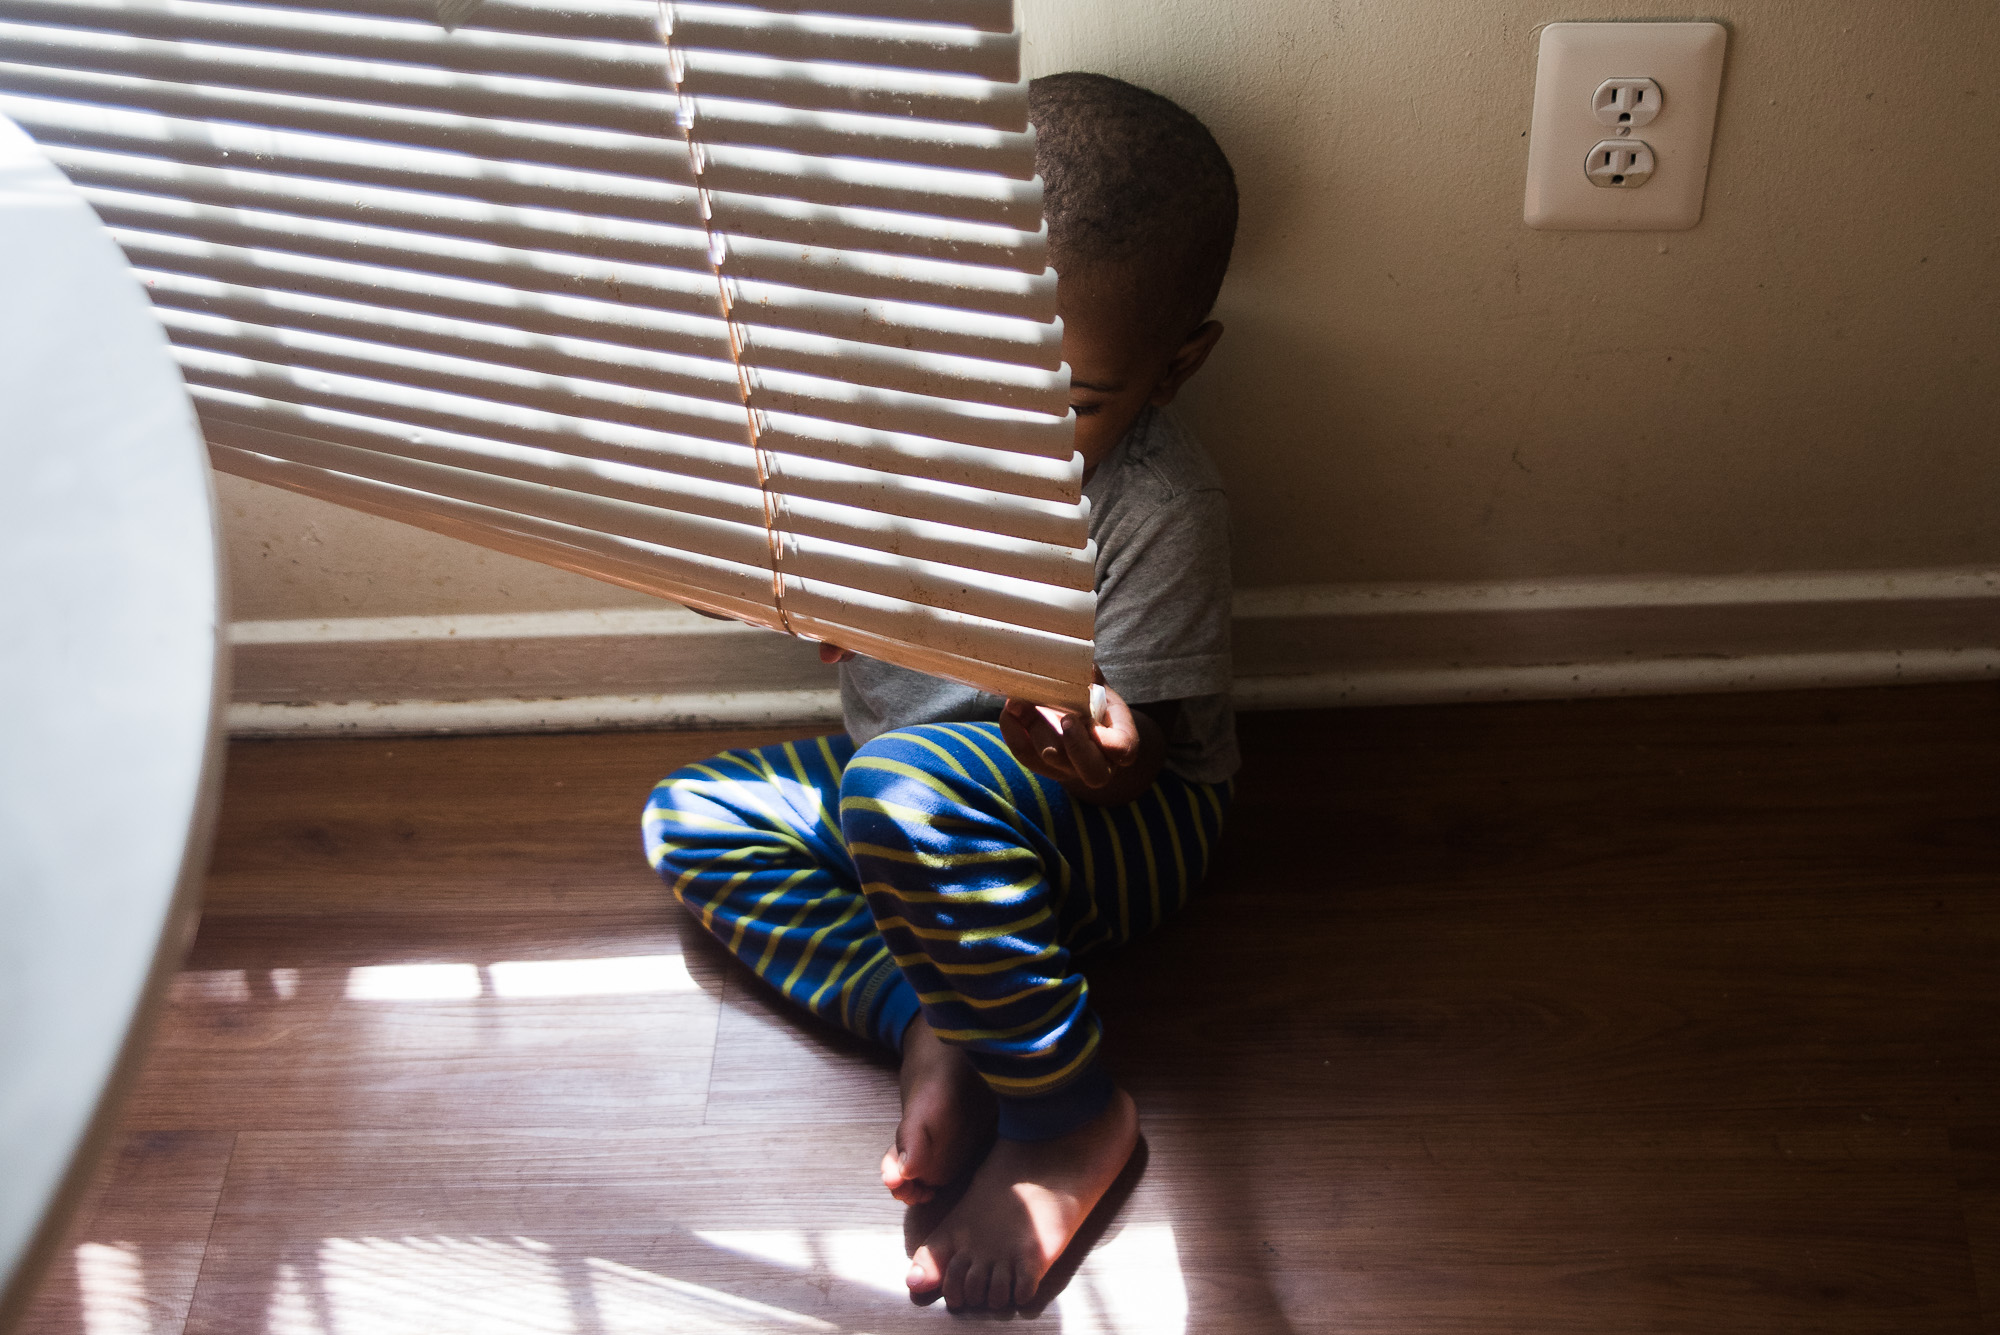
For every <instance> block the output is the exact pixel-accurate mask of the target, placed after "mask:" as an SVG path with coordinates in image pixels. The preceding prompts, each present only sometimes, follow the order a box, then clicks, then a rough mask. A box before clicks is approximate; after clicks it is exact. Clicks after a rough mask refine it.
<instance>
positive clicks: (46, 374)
mask: <svg viewBox="0 0 2000 1335" xmlns="http://www.w3.org/2000/svg"><path fill="white" fill-rule="evenodd" d="M0 256H4V257H5V259H4V260H0V414H4V418H0V478H4V479H5V481H4V483H0V570H5V571H6V572H7V577H6V579H5V580H4V581H0V627H4V629H3V630H0V1330H10V1329H13V1327H14V1324H15V1320H16V1318H18V1317H19V1315H20V1313H21V1309H22V1307H23V1306H25V1304H26V1302H27V1300H28V1295H29V1293H30V1292H31V1291H32V1289H33V1287H34V1283H35V1278H36V1271H37V1266H38V1264H39V1263H40V1262H42V1261H45V1260H46V1259H47V1258H48V1257H49V1256H50V1255H51V1254H52V1252H53V1249H54V1247H55V1245H56V1243H57V1241H58V1240H59V1238H60V1236H61V1230H62V1226H63V1222H64V1214H65V1212H66V1211H67V1210H68V1209H70V1208H73V1207H74V1205H75V1203H76V1202H77V1200H78V1199H79V1198H80V1195H81V1192H82V1189H83V1188H84V1187H85V1186H86V1185H87V1184H88V1182H89V1179H90V1173H91V1170H92V1168H93V1166H94V1164H93V1162H92V1156H93V1152H94V1151H95V1150H96V1149H98V1148H99V1147H101V1146H102V1144H103V1142H104V1136H105V1135H107V1134H108V1133H109V1131H110V1128H111V1126H112V1121H111V1118H112V1117H113V1116H114V1115H115V1113H116V1102H117V1098H116V1095H117V1092H118V1086H119V1084H120V1081H121V1079H122V1074H121V1073H125V1072H129V1071H130V1070H131V1069H132V1067H133V1066H134V1065H135V1058H136V1055H137V1053H138V1051H139V1043H140V1039H141V1038H142V1037H143V1035H144V1030H145V1028H146V1023H147V1017H148V1016H149V1015H150V1014H151V1012H152V1010H153V1008H154V1006H155V1004H156V1003H157V1001H158V999H159V997H160V996H161V995H162V993H163V992H164V990H165V987H166V982H167V979H168V978H169V977H170V976H171V975H172V973H173V971H174V969H175V968H176V967H177V966H178V965H179V963H180V959H181V955H182V954H183V952H184V951H185V948H186V946H187V941H188V938H189V936H190V935H192V933H193V930H194V922H195V918H196V915H197V912H198V909H199V899H200V883H201V875H202V872H203V870H204V869H205V868H206V867H207V865H208V834H209V829H210V826H211V822H212V819H213V816H214V811H215V789H216V782H217V780H218V778H219V777H220V774H221V751H220V746H219V742H220V740H221V739H220V736H219V733H218V725H219V723H220V721H221V703H222V700H223V699H224V698H226V696H227V678H226V668H227V662H226V660H225V659H223V657H222V644H221V639H220V633H219V629H218V627H219V624H220V618H221V601H220V600H221V590H220V588H219V586H218V575H217V564H216V548H215V521H214V515H213V506H212V502H211V499H210V495H209V482H208V463H207V461H206V459H205V458H204V457H203V453H202V446H201V437H200V435H199V434H198V433H197V432H196V430H195V421H194V411H193V409H192V407H191V406H190V405H189V403H188V397H187V393H186V391H185V390H183V389H182V387H181V378H180V374H179V373H178V372H177V371H176V370H175V369H174V364H173V361H172V359H171V357H170V356H169V355H168V351H167V340H166V336H165V335H164V334H163V333H162V332H161V330H160V323H159V321H158V320H157V319H156V318H154V315H153V313H152V310H151V309H150V308H149V307H148V305H147V302H146V294H145V292H144V290H143V289H142V288H141V287H140V286H139V282H138V280H137V279H135V278H134V277H133V276H132V272H131V270H130V268H128V267H127V265H126V263H125V258H124V256H122V255H120V254H119V253H118V247H117V246H116V245H114V244H113V243H112V240H111V237H110V235H109V234H108V233H107V232H106V231H105V229H104V227H103V226H102V225H101V224H100V223H99V222H98V220H97V218H96V217H95V216H94V215H93V214H92V213H91V211H90V208H89V206H88V205H87V204H85V203H84V201H83V198H82V196H81V195H79V194H78V193H77V191H76V190H75V189H74V188H73V187H72V186H71V185H70V184H69V182H68V181H66V180H64V179H63V176H62V174H61V173H60V172H58V171H57V170H56V169H55V168H54V167H53V166H51V165H50V164H49V162H48V161H47V159H46V158H45V157H44V156H43V155H42V154H41V153H40V152H39V151H38V150H37V149H36V148H35V146H34V145H33V144H32V143H31V142H30V141H29V140H28V138H27V136H26V135H24V134H23V133H22V132H21V131H20V130H19V129H17V128H15V126H14V125H13V123H12V122H11V121H8V120H7V119H5V118H0Z"/></svg>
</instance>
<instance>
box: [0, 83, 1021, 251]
mask: <svg viewBox="0 0 2000 1335" xmlns="http://www.w3.org/2000/svg"><path fill="white" fill-rule="evenodd" d="M0 86H4V87H7V88H9V89H12V90H14V91H16V92H32V93H39V94H42V95H44V96H47V97H52V98H57V99H61V100H63V101H68V102H77V103H85V104H90V105H100V106H116V107H122V108H126V109H129V110H135V111H151V112H155V113H158V114H160V115H164V116H171V117H173V118H174V119H176V120H179V121H183V122H186V121H190V120H192V121H202V120H206V119H209V118H213V119H216V120H223V121H238V122H249V123H252V124H256V125H261V126H269V127H271V128H273V129H285V130H297V131H300V132H303V133H308V134H320V135H333V136H339V137H343V138H348V139H356V140H362V141H366V142H373V143H381V144H385V145H393V146H396V147H398V148H401V147H413V148H428V149H435V150H441V151H444V152H451V153H469V154H473V155H475V156H478V157H482V158H487V159H490V160H492V161H495V162H529V163H542V164H547V165H551V166H558V167H568V168H575V169H579V170H586V171H598V172H614V173H621V174H624V175H628V176H639V177H644V178H652V179H658V180H663V181H671V182H676V183H679V184H688V183H689V182H691V180H692V176H691V174H690V172H689V170H688V161H687V152H686V150H685V149H683V148H682V147H681V146H680V145H678V144H675V143H673V142H671V141H669V140H666V139H663V138H661V137H659V135H658V134H657V133H655V134H653V135H639V134H629V133H625V132H622V131H616V130H600V129H594V128H588V127H578V126H570V125H551V124H546V123H543V122H539V121H524V120H503V119H500V118H498V117H490V116H467V115H458V114H453V113H448V112H442V111H431V110H426V109H421V108H415V107H401V106H382V105H379V104H373V103H363V102H348V101H342V100H339V99H336V98H328V97H301V96H297V95H295V94H290V93H273V92H265V91H263V90H261V89H246V88H223V87H212V86H210V87H195V86H190V85H187V84H183V83H176V82H173V81H170V80H162V79H149V78H141V77H139V76H137V75H131V74H107V73H98V72H96V71H89V70H55V69H45V68H42V67H39V66H34V65H20V64H13V63H0ZM666 114H667V113H666V110H665V108H664V107H663V108H662V111H661V118H662V119H664V118H665V115H666ZM883 170H884V171H887V170H891V169H890V168H887V167H884V168H883ZM903 170H904V171H908V170H910V169H908V168H904V169H903ZM866 190H867V187H866V186H865V185H862V186H858V187H857V194H862V193H865V192H866ZM877 193H879V194H880V195H881V196H882V197H883V198H884V199H885V200H901V199H905V198H910V197H911V195H910V192H908V191H907V190H904V191H897V190H895V189H894V188H892V187H891V186H888V185H884V186H880V187H877ZM890 207H895V205H894V204H891V205H890ZM985 212H987V213H989V214H991V213H995V212H997V210H996V209H995V208H993V207H991V206H989V207H988V208H987V209H986V210H985ZM995 220H996V221H998V220H999V219H995Z"/></svg>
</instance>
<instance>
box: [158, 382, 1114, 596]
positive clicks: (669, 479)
mask: <svg viewBox="0 0 2000 1335" xmlns="http://www.w3.org/2000/svg"><path fill="white" fill-rule="evenodd" d="M196 404H197V407H198V408H199V410H200V412H201V414H202V420H203V422H204V423H205V424H206V426H207V427H208V428H209V429H210V434H211V435H212V436H213V437H214V438H216V439H228V440H230V441H231V442H232V443H234V444H237V445H240V446H242V447H243V448H246V449H255V450H259V451H260V452H264V453H269V452H271V449H272V445H271V441H282V442H286V444H285V448H287V449H290V448H291V444H290V442H296V441H305V442H307V445H308V446H309V445H310V444H311V442H326V443H328V444H329V445H330V446H337V447H339V448H340V450H345V451H349V453H346V454H342V453H339V452H338V451H335V450H332V449H328V450H316V449H310V448H308V447H307V446H300V447H299V448H298V449H297V450H295V451H294V452H293V453H294V457H296V458H298V459H300V460H301V461H302V462H307V463H317V464H320V465H322V466H325V467H328V468H334V469H337V470H340V471H345V472H354V473H357V474H365V475H368V476H376V477H382V478H384V479H386V480H388V481H399V482H405V483H406V484H407V483H408V482H409V481H410V479H409V478H407V477H404V478H399V477H396V476H393V475H392V474H391V473H390V472H389V471H386V469H385V468H384V467H383V466H381V465H377V464H373V463H370V462H369V456H370V455H383V456H389V457H392V458H398V459H406V460H415V461H417V462H420V463H427V464H438V465H442V466H444V467H447V468H453V469H459V470H467V471H473V472H477V471H479V470H482V469H483V470H485V471H487V472H491V473H494V474H497V475H499V476H502V477H507V478H512V479H514V480H516V481H519V482H530V483H539V484H542V485H544V486H547V487H552V488H560V489H565V490H569V491H575V492H581V493H585V494H587V495H591V496H602V497H607V498H609V499H612V500H620V501H630V502H635V503H637V504H640V505H645V506H657V507H668V508H671V509H674V510H680V511H685V512H686V513H689V514H695V515H701V516H705V517H707V518H710V519H719V520H727V521H729V522H730V523H734V524H739V525H748V526H750V527H751V528H753V529H755V530H756V531H757V532H758V533H759V534H760V535H761V534H762V533H763V526H764V522H765V503H764V496H763V492H762V491H761V490H760V489H759V487H758V480H757V472H756V469H755V468H754V467H753V466H751V465H750V463H749V461H748V460H747V459H746V460H745V461H744V465H743V467H742V468H740V469H739V470H737V475H736V476H735V478H734V479H733V480H730V481H716V480H711V479H708V478H697V477H692V476H689V475H686V474H681V473H674V472H665V471H661V470H660V469H658V468H652V467H642V466H638V465H634V464H630V463H621V462H616V461H612V460H601V459H589V458H579V457H577V456H575V455H568V454H559V453H557V452H555V451H552V450H545V449H538V448H535V447H532V446H521V445H509V444H507V443H506V442H503V441H496V440H492V439H489V438H481V437H473V436H464V435H459V434H456V433H452V432H435V431H434V432H412V431H410V430H409V429H408V428H407V427H404V428H396V427H392V426H389V425H388V424H385V423H380V422H372V421H369V420H368V419H365V418H356V417H353V416H351V415H346V414H329V413H324V412H322V413H320V414H317V415H316V416H315V417H313V418H311V419H307V420H301V415H300V414H299V413H298V412H297V411H296V409H295V408H293V406H292V405H289V404H283V403H274V402H271V401H269V400H259V399H254V398H250V397H248V396H245V395H240V394H231V393H227V392H224V391H216V390H207V389H201V388H199V387H197V394H196ZM301 429H304V430H305V431H308V432H309V433H310V434H301ZM266 436H268V437H270V438H271V440H264V439H263V437H266ZM746 454H747V451H746ZM357 461H360V462H361V463H362V464H363V465H364V466H362V467H356V466H355V464H356V462H357ZM470 499H477V498H470ZM775 500H776V503H777V505H778V508H779V512H780V518H781V519H782V520H783V521H784V523H785V524H786V526H787V527H789V528H793V529H796V531H798V532H800V533H802V534H806V535H808V536H811V537H816V538H824V539H826V540H828V541H830V542H836V543H843V544H847V545H849V546H866V547H873V548H877V549H880V550H882V551H885V552H890V553H893V554H898V555H903V556H909V557H913V558H918V559H922V560H925V561H932V562H940V563H943V564H947V565H956V566H964V567H967V568H969V569H974V570H989V571H992V572H994V573H996V574H1001V575H1007V576H1010V577H1012V578H1014V579H1021V580H1033V581H1040V582H1043V583H1048V584H1052V585H1055V586H1058V587H1061V588H1065V589H1070V590H1074V591H1077V592H1089V591H1090V589H1091V587H1092V573H1093V563H1094V559H1095V550H1094V549H1092V548H1089V547H1088V546H1086V547H1084V548H1082V549H1078V550H1071V549H1067V548H1064V547H1059V546H1055V545H1053V544H1049V543H1044V542H1037V541H1033V540H1029V539H1022V538H1013V537H1007V536H1005V535H1000V534H994V533H989V532H985V531H983V530H981V529H977V528H970V527H965V526H961V525H957V524H954V523H951V522H949V520H939V519H936V518H913V517H905V516H898V515H894V514H883V513H880V512H877V511H873V510H870V509H866V508H862V507H856V506H851V505H845V504H840V503H838V502H833V501H827V500H820V499H815V498H812V497H809V496H802V495H793V494H788V493H787V492H780V493H779V494H778V495H777V496H776V497H775ZM628 536H634V537H646V536H647V535H645V534H643V533H628ZM649 540H654V541H657V540H658V539H649ZM669 545H671V544H669Z"/></svg>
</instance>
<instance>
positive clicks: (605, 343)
mask: <svg viewBox="0 0 2000 1335" xmlns="http://www.w3.org/2000/svg"><path fill="white" fill-rule="evenodd" d="M0 16H4V18H0V113H4V114H6V115H8V116H10V117H12V118H13V119H14V120H16V121H17V122H19V123H20V124H21V125H22V126H23V127H24V128H25V129H27V131H28V132H29V133H30V134H31V135H33V136H34V137H35V138H36V139H37V140H38V141H39V142H40V143H41V144H42V145H43V147H44V148H45V149H46V150H47V151H48V152H49V154H50V155H51V156H52V157H53V158H54V159H55V161H56V163H57V165H58V166H60V167H61V168H62V169H63V170H64V171H65V172H67V173H68V175H69V176H70V178H71V179H72V180H73V181H75V182H76V183H77V184H78V185H79V186H81V187H82V188H83V189H84V191H85V193H86V195H87V196H88V197H89V199H90V202H91V204H92V205H93V206H94V207H95V208H96V209H97V211H98V213H99V215H100V216H101V217H102V218H103V219H104V221H105V222H106V223H107V224H108V225H109V226H110V227H111V228H112V230H113V232H114V234H115V235H116V237H117V239H118V241H119V242H120V243H121V244H122V245H123V246H124V248H125V251H126V254H127V255H128V256H129V257H130V259H131V261H132V263H133V264H134V266H136V268H137V269H138V271H139V273H140V276H141V278H142V279H143V281H144V282H145V283H146V285H147V286H148V287H149V288H150V290H151V292H152V296H153V301H154V304H155V306H156V308H157V309H158V311H159V315H160V318H161V320H162V321H163V322H164V323H165V325H166V327H167V330H168V333H169V335H170V337H171V338H172V340H173V343H174V347H175V351H176V355H177V356H178V358H179V360H180V364H181V368H182V370H183V373H184V375H185V377H186V380H187V383H188V387H189V390H190V392H191V393H192V395H193V396H194V400H195V404H196V407H197V409H198V411H199V412H200V415H201V420H202V423H203V427H204V430H205V432H206V434H207V436H208V438H209V441H210V445H211V449H212V453H213V458H214V461H215V464H216V466H217V467H218V468H221V469H224V470H226V471H229V472H232V473H238V474H241V475H242V476H245V477H249V478H254V479H257V480H259V481H262V482H267V483H273V484H275V485H277V486H281V487H285V488H289V489H291V490H293V491H298V492H303V493H305V494H308V495H312V496H318V497H322V498H324V499H327V500H330V501H335V502H338V503H340V504H342V505H347V506H352V507H355V508H358V509H362V510H367V511H372V512H374V513H376V514H380V515H386V516H388V517H391V518H394V519H399V520H404V521H406V522H409V523H413V524H418V525H421V526H423V527H425V528H429V529H433V530H436V531H438V532H441V533H447V534H452V535H455V536H457V537H461V538H466V539H469V540H471V541H473V542H476V543H480V544H482V545H484V546H488V547H493V548H497V549H499V550H502V551H507V552H512V553H515V554H518V555H522V556H527V557H531V558H534V559H536V560H539V561H544V562H548V563H550V564H553V565H557V566H561V567H564V568H567V569H570V570H574V571H578V572H581V573H583V574H587V575H592V576H595V577H597V578H600V579H606V580H610V581H612V582H614V583H618V584H622V585H626V586H629V587H632V588H636V589H643V590H646V591H648V592H651V593H655V594H659V595H661V596H664V597H666V598H670V599H674V600H676V601H679V602H683V603H686V604H689V605H692V606H696V607H701V608H704V609H708V610H710V611H716V612H722V613H725V614H727V615H729V616H733V617H737V618H740V619H742V620H745V621H749V622H753V623H756V624H759V625H763V626H769V627H773V628H777V629H781V630H789V631H791V632H793V633H797V634H802V635H805V636H809V637H812V638H817V639H823V640H826V641H829V642H832V643H836V644H840V645H842V646H844V647H847V648H850V649H854V650H856V651H858V652H861V653H865V654H870V655H872V656H875V657H878V658H883V659H886V660H889V661H892V662H897V663H901V664H903V665H905V666H909V667H915V668H919V669H922V670H924V671H928V672H933V673H936V674H939V675H942V676H947V677H952V678H955V679H957V680H960V681H965V682H968V683H970V684H973V685H977V686H979V687H982V688H983V689H986V690H990V691H994V692H997V693H1001V694H1007V695H1016V696H1022V697H1025V698H1029V699H1033V700H1037V701H1039V702H1042V703H1047V704H1057V705H1063V706H1066V707H1071V708H1075V707H1080V706H1082V705H1083V703H1084V702H1085V701H1086V699H1087V698H1088V686H1089V682H1090V680H1091V658H1092V648H1091V633H1092V618H1093V613H1094V608H1095V595H1094V592H1093V566H1094V557H1095V551H1094V548H1093V547H1092V544H1091V543H1090V541H1089V537H1088V527H1089V524H1088V511H1087V505H1086V503H1085V502H1084V501H1083V499H1082V495H1081V484H1082V465H1081V461H1080V460H1079V459H1078V458H1077V457H1076V455H1075V453H1074V449H1073V440H1072V434H1073V422H1072V419H1071V418H1070V416H1069V406H1068V378H1069V371H1068V368H1067V367H1066V366H1064V365H1063V362H1062V356H1061V329H1060V325H1059V324H1058V323H1057V321H1056V318H1055V275H1054V273H1053V272H1051V271H1050V269H1049V268H1048V265H1047V262H1046V253H1045V245H1044V232H1043V228H1042V222H1041V186H1040V182H1039V181H1038V180H1037V179H1036V177H1035V169H1034V140H1033V133H1032V131H1031V130H1030V129H1029V127H1028V123H1027V106H1026V88H1025V85H1024V84H1023V83H1022V82H1021V79H1020V72H1019V48H1020V43H1019V35H1018V33H1017V32H1016V31H1015V28H1014V16H1013V7H1012V0H796V2H794V0H760V2H759V3H750V4H659V3H655V2H654V0H483V3H481V2H480V0H442V3H441V4H440V3H439V0H324V2H323V3H319V4H313V5H305V4H300V5H290V4H281V3H269V2H265V3H238V2H236V0H7V4H6V5H5V7H4V9H0Z"/></svg>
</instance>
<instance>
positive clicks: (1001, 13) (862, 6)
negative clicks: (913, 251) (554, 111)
mask: <svg viewBox="0 0 2000 1335" xmlns="http://www.w3.org/2000/svg"><path fill="white" fill-rule="evenodd" d="M345 7H346V8H348V9H350V10H352V11H353V12H355V13H360V14H375V15H379V16H381V17H383V18H404V19H419V20H423V21H425V22H431V21H434V20H435V19H436V17H437V5H436V3H435V0H348V3H347V5H346V6H345ZM757 7H758V8H759V9H763V10H769V11H771V12H773V13H793V14H845V15H850V16H852V17H855V18H863V19H908V20H911V21H913V22H919V23H930V24H946V25H949V26H952V27H959V28H976V29H978V30H980V31H981V32H989V33H1008V32H1012V31H1013V28H1014V0H775V2H773V0H759V3H758V5H757ZM659 24H660V6H659V0H588V3H583V2H582V0H485V3H483V4H481V5H480V6H479V7H478V8H477V9H475V10H474V11H473V12H472V15H471V17H469V18H467V19H466V20H465V22H464V23H463V24H462V25H460V26H462V27H467V28H488V29H492V30H493V31H495V32H524V33H536V34H543V35H547V36H551V37H606V38H612V39H614V40H619V41H634V42H636V41H642V40H651V39H657V37H658V34H659Z"/></svg>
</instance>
